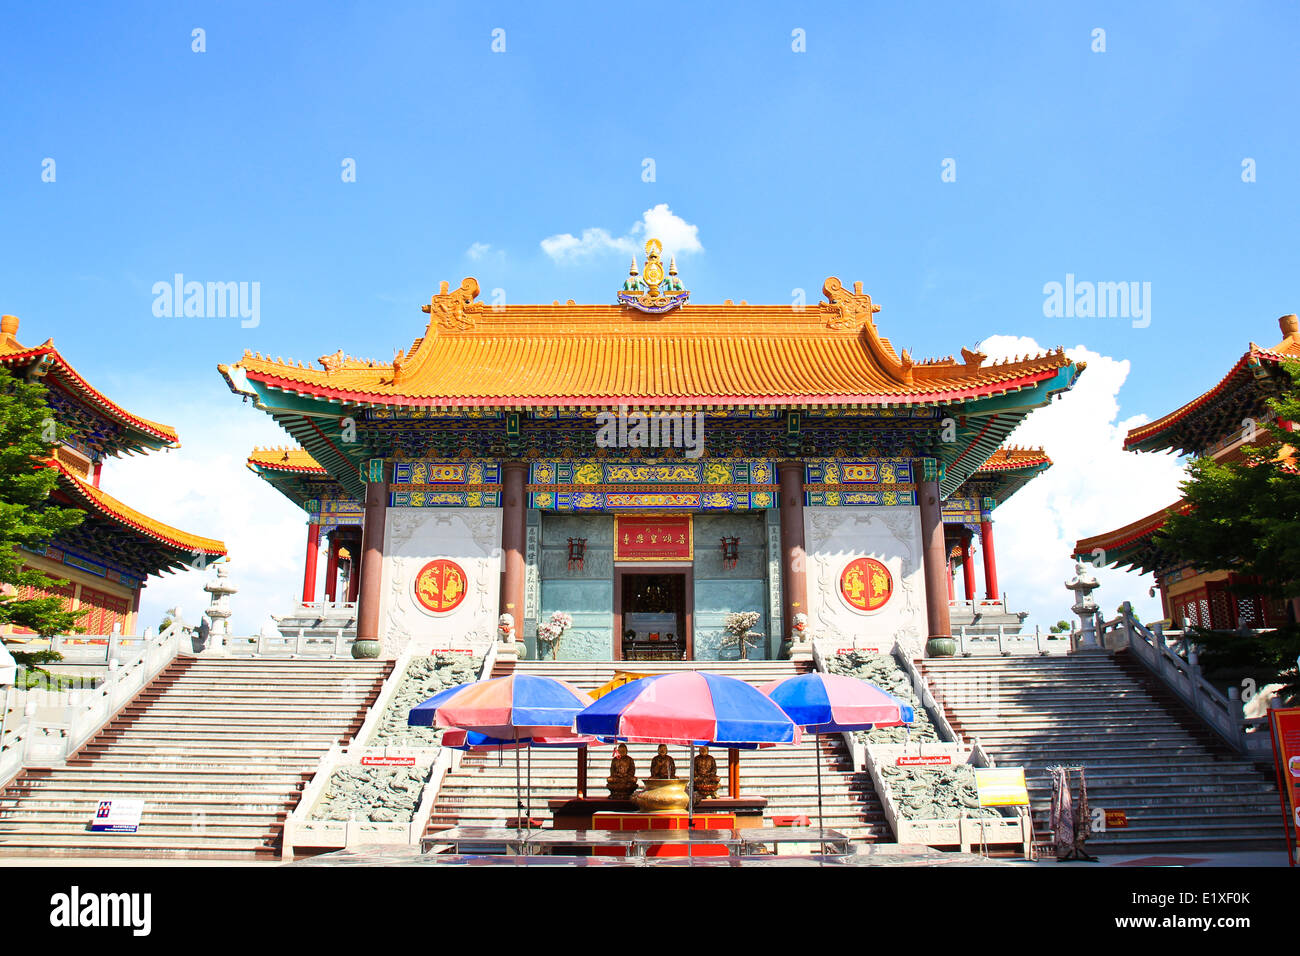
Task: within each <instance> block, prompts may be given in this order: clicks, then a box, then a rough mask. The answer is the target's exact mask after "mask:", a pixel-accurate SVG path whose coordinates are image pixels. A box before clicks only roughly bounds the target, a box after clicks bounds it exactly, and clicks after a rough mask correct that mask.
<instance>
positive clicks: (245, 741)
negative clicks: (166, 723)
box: [92, 727, 341, 750]
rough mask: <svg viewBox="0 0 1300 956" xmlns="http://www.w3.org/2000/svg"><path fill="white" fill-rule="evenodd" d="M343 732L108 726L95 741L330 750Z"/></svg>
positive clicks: (97, 735) (96, 736)
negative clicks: (166, 731) (154, 729)
mask: <svg viewBox="0 0 1300 956" xmlns="http://www.w3.org/2000/svg"><path fill="white" fill-rule="evenodd" d="M340 739H341V738H340V735H339V734H336V733H331V732H330V731H328V730H322V731H320V732H319V733H303V732H301V731H293V732H292V733H284V732H281V733H275V732H272V731H257V730H244V731H240V730H237V729H228V728H223V727H215V728H211V729H208V730H201V729H198V728H195V729H192V730H189V731H186V732H183V733H182V732H177V733H170V734H156V733H150V732H148V731H145V730H132V729H130V728H129V727H119V728H116V729H114V728H112V727H109V728H106V729H105V730H102V731H100V732H99V733H98V734H96V735H95V737H94V738H93V739H92V742H93V743H101V742H102V743H112V742H121V743H123V744H129V743H131V742H143V743H147V742H150V741H167V742H169V743H175V744H177V745H183V744H191V743H192V744H196V745H198V746H204V747H206V746H207V745H209V744H213V745H221V746H231V747H238V746H241V745H247V746H249V747H252V746H262V745H266V744H272V743H286V744H295V745H302V746H309V747H313V748H319V749H321V750H328V749H329V748H330V745H332V744H334V743H337V742H338V741H339V740H340Z"/></svg>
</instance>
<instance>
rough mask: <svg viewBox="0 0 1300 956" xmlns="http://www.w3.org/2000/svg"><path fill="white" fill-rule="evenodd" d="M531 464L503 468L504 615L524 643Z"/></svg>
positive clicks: (508, 464)
mask: <svg viewBox="0 0 1300 956" xmlns="http://www.w3.org/2000/svg"><path fill="white" fill-rule="evenodd" d="M527 477H528V465H527V464H526V463H524V462H522V461H509V462H506V463H505V464H504V465H503V466H502V468H501V551H502V552H503V560H502V568H501V597H500V600H499V601H498V607H499V608H500V613H501V614H509V615H510V616H511V617H513V618H514V620H515V635H516V637H518V638H519V639H520V640H522V639H523V638H522V635H523V631H524V541H525V538H526V537H527V534H528V528H527V520H528V518H527V501H526V495H527V487H526V486H527Z"/></svg>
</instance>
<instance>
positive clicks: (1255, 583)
mask: <svg viewBox="0 0 1300 956" xmlns="http://www.w3.org/2000/svg"><path fill="white" fill-rule="evenodd" d="M1285 371H1286V373H1287V375H1288V377H1289V382H1288V383H1287V385H1286V387H1285V388H1284V389H1283V391H1282V394H1281V395H1280V396H1279V397H1277V398H1275V399H1271V400H1270V401H1269V403H1268V404H1269V408H1270V410H1271V411H1272V412H1273V416H1274V419H1273V420H1268V421H1259V422H1254V421H1250V420H1247V421H1246V422H1245V423H1243V428H1244V430H1245V434H1244V435H1243V437H1244V438H1245V439H1246V441H1247V442H1249V443H1250V446H1251V447H1250V448H1249V449H1247V452H1246V454H1244V455H1243V456H1242V457H1241V458H1240V460H1237V461H1223V462H1216V461H1213V460H1212V459H1210V458H1197V459H1195V460H1193V461H1192V462H1190V463H1189V464H1188V466H1187V478H1186V480H1185V481H1184V482H1183V485H1182V492H1183V497H1184V499H1185V500H1186V501H1187V503H1188V504H1189V505H1190V506H1191V507H1190V508H1189V509H1188V510H1187V511H1186V513H1184V514H1174V515H1171V516H1170V518H1169V519H1168V520H1167V521H1166V523H1165V527H1164V529H1163V531H1162V532H1161V534H1160V536H1159V537H1158V538H1157V541H1158V543H1159V545H1160V547H1161V548H1162V549H1163V550H1164V551H1165V552H1167V553H1168V554H1169V555H1170V556H1172V557H1174V558H1175V559H1177V560H1179V561H1185V562H1188V563H1189V564H1191V565H1192V566H1193V567H1195V568H1197V569H1198V570H1201V571H1213V570H1229V571H1234V572H1236V573H1237V574H1238V575H1239V576H1240V578H1239V579H1238V580H1239V581H1240V582H1242V583H1238V584H1237V585H1236V586H1235V587H1234V590H1235V591H1236V592H1237V593H1239V594H1245V595H1252V596H1257V597H1260V598H1264V599H1279V598H1281V599H1289V598H1294V597H1296V596H1297V595H1300V474H1297V463H1298V462H1297V453H1296V449H1295V447H1294V446H1295V445H1297V444H1300V438H1297V436H1296V434H1295V433H1294V432H1291V431H1290V430H1289V429H1287V428H1285V427H1282V426H1280V425H1279V424H1278V422H1300V363H1296V362H1291V363H1288V364H1287V365H1286V366H1285ZM1196 642H1197V643H1198V644H1199V645H1200V646H1201V660H1202V662H1203V663H1204V664H1205V666H1206V667H1207V668H1208V669H1211V670H1231V669H1241V668H1255V669H1257V670H1259V671H1260V672H1261V676H1262V677H1264V679H1265V680H1267V681H1269V682H1279V683H1282V684H1284V685H1286V687H1285V690H1284V694H1286V695H1288V696H1290V695H1293V694H1295V692H1296V691H1297V690H1300V674H1298V673H1297V669H1296V657H1297V655H1300V628H1298V627H1297V626H1296V625H1295V624H1288V625H1285V626H1283V627H1279V628H1276V629H1274V630H1271V631H1267V632H1265V633H1263V634H1259V635H1256V636H1255V637H1254V638H1253V639H1245V638H1243V637H1242V636H1241V635H1236V634H1222V633H1215V632H1211V631H1207V630H1205V629H1199V628H1198V629H1196Z"/></svg>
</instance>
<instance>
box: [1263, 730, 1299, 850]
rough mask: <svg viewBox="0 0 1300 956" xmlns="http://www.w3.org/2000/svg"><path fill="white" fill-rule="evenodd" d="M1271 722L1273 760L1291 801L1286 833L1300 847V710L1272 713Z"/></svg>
mask: <svg viewBox="0 0 1300 956" xmlns="http://www.w3.org/2000/svg"><path fill="white" fill-rule="evenodd" d="M1268 721H1269V729H1270V730H1271V731H1272V732H1273V756H1274V759H1275V760H1276V761H1277V771H1278V775H1279V776H1280V777H1281V778H1282V780H1283V781H1285V782H1284V783H1283V784H1282V786H1283V788H1284V789H1285V791H1286V793H1287V794H1288V795H1289V796H1290V798H1291V799H1290V801H1289V803H1290V807H1291V817H1290V819H1289V820H1287V829H1289V830H1290V831H1291V832H1292V835H1293V838H1294V839H1295V840H1296V844H1297V845H1300V707H1284V708H1282V709H1280V710H1270V711H1269V712H1268ZM1288 849H1290V848H1289V847H1288ZM1294 865H1295V862H1294V859H1293V860H1292V866H1294Z"/></svg>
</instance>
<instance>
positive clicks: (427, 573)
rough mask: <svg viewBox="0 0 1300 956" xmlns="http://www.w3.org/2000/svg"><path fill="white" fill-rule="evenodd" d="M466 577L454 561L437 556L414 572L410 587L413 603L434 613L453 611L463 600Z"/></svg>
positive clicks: (463, 570)
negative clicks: (412, 590)
mask: <svg viewBox="0 0 1300 956" xmlns="http://www.w3.org/2000/svg"><path fill="white" fill-rule="evenodd" d="M467 581H468V578H466V576H465V569H464V568H462V567H461V566H460V565H459V564H457V563H456V562H455V561H451V560H449V559H447V558H438V559H437V560H434V561H430V562H429V563H428V564H426V565H425V566H424V567H422V568H420V570H419V571H418V572H416V575H415V580H414V582H413V584H412V587H413V588H414V591H415V603H416V604H418V605H419V606H420V607H422V608H424V610H426V611H432V612H433V613H434V614H446V613H447V612H448V611H454V610H455V609H456V608H457V607H459V606H460V603H461V601H463V600H465V592H466V590H467V587H468V585H467Z"/></svg>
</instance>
